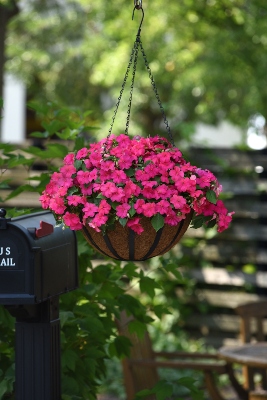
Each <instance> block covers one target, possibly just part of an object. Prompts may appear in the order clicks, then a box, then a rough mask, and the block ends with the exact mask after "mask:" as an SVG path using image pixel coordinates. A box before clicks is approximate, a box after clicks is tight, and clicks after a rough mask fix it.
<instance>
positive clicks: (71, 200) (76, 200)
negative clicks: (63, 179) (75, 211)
mask: <svg viewBox="0 0 267 400" xmlns="http://www.w3.org/2000/svg"><path fill="white" fill-rule="evenodd" d="M67 200H68V204H69V205H70V206H78V205H79V204H85V203H86V198H85V197H80V196H77V195H72V196H67Z"/></svg>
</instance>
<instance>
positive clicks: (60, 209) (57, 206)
mask: <svg viewBox="0 0 267 400" xmlns="http://www.w3.org/2000/svg"><path fill="white" fill-rule="evenodd" d="M49 208H50V209H51V210H52V211H54V212H55V213H56V214H63V213H64V211H65V210H66V208H67V207H66V206H65V204H64V199H62V198H61V197H54V198H52V199H51V200H50V203H49Z"/></svg>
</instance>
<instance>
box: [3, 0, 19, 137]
mask: <svg viewBox="0 0 267 400" xmlns="http://www.w3.org/2000/svg"><path fill="white" fill-rule="evenodd" d="M18 12H19V8H18V5H17V3H16V0H11V1H10V2H8V3H7V5H1V4H0V98H3V83H4V65H5V39H6V32H7V25H8V22H9V20H10V19H11V18H12V17H14V16H15V15H16V14H17V13H18ZM1 114H2V110H1V109H0V118H1ZM0 139H1V137H0Z"/></svg>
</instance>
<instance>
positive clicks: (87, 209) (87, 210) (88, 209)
mask: <svg viewBox="0 0 267 400" xmlns="http://www.w3.org/2000/svg"><path fill="white" fill-rule="evenodd" d="M82 211H83V214H84V218H88V217H94V216H95V214H96V212H97V211H98V207H97V206H96V205H95V204H94V203H89V202H87V203H86V204H85V206H84V207H83V209H82Z"/></svg>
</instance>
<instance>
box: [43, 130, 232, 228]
mask: <svg viewBox="0 0 267 400" xmlns="http://www.w3.org/2000/svg"><path fill="white" fill-rule="evenodd" d="M79 160H82V162H77V161H79ZM76 167H78V168H76ZM210 190H212V191H213V192H214V195H215V196H214V201H212V202H210V201H209V200H208V199H207V192H208V191H210ZM220 192H221V186H220V185H219V183H218V181H217V179H216V178H215V176H214V175H213V174H212V173H211V172H210V171H208V170H203V169H201V168H197V167H196V166H194V165H191V164H190V163H189V162H187V161H186V160H185V159H184V158H183V156H182V153H181V152H180V150H179V149H177V148H176V147H174V146H173V145H172V144H171V143H170V142H169V141H168V140H167V139H166V138H163V137H159V136H155V137H146V138H143V137H141V136H138V137H135V138H134V139H131V138H130V137H129V136H128V135H125V134H122V135H118V136H115V135H110V137H109V138H107V139H102V140H101V141H99V142H97V143H92V144H90V145H89V147H88V148H85V147H84V148H82V149H81V150H79V151H77V152H76V155H75V153H70V154H68V155H67V156H66V157H65V158H64V163H63V166H62V167H61V168H60V170H59V172H54V173H53V174H52V176H51V179H50V182H49V183H48V185H47V186H46V188H45V190H44V191H43V193H42V195H41V196H40V202H41V204H42V207H43V208H45V209H50V210H51V211H52V212H53V213H54V214H56V218H57V220H59V221H64V222H65V221H66V222H65V223H66V224H67V222H68V225H69V226H71V227H72V228H71V229H75V228H74V227H76V228H77V229H81V224H82V222H83V223H84V224H88V223H89V225H90V226H91V227H92V228H93V229H95V230H96V231H97V232H100V231H101V228H103V227H105V230H106V229H108V228H109V226H110V225H111V224H113V222H114V219H116V218H118V217H119V218H127V219H128V221H127V226H128V227H129V228H130V229H132V230H134V231H135V232H137V233H139V234H140V233H141V232H142V231H143V228H142V226H141V223H140V220H139V218H138V217H135V218H131V217H130V216H129V211H130V209H131V205H133V207H134V210H135V211H136V213H137V214H139V216H145V217H147V218H151V217H153V216H154V215H155V214H157V213H158V214H161V215H163V216H164V220H165V223H166V224H169V225H177V224H178V223H179V222H180V221H181V220H182V219H184V218H185V217H186V215H187V214H188V213H190V211H191V210H192V211H194V212H195V213H196V215H202V216H205V217H208V219H209V220H212V219H214V220H216V223H217V226H218V231H219V232H222V231H223V230H224V229H226V228H227V227H228V226H229V223H230V221H231V219H232V213H229V212H228V210H227V209H226V207H225V205H224V203H223V202H222V201H221V200H217V199H218V196H219V194H220ZM208 197H209V196H208ZM216 200H217V202H216ZM215 202H216V204H214V203H215ZM81 221H82V222H81Z"/></svg>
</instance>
